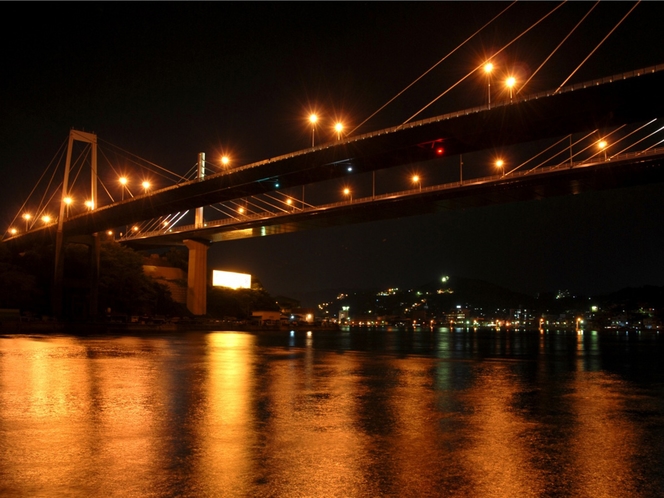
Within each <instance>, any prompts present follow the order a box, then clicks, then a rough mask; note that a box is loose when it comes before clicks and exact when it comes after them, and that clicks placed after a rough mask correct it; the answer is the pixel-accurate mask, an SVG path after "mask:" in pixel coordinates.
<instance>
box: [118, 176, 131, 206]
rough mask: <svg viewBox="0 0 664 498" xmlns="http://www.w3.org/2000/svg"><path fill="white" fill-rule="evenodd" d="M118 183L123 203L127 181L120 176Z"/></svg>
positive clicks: (124, 177)
mask: <svg viewBox="0 0 664 498" xmlns="http://www.w3.org/2000/svg"><path fill="white" fill-rule="evenodd" d="M118 181H119V182H120V185H121V187H120V190H121V191H122V194H121V196H122V200H123V201H124V191H125V189H126V188H127V182H128V181H129V180H127V177H126V176H121V177H120V178H119V180H118Z"/></svg>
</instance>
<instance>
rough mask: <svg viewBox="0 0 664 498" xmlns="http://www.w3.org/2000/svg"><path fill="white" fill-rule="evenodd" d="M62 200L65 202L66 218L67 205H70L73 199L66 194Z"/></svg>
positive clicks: (67, 212)
mask: <svg viewBox="0 0 664 498" xmlns="http://www.w3.org/2000/svg"><path fill="white" fill-rule="evenodd" d="M63 200H64V202H65V208H66V214H67V218H69V206H71V203H72V202H74V199H72V198H71V197H69V196H67V197H65V198H64V199H63Z"/></svg>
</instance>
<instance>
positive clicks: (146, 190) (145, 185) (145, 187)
mask: <svg viewBox="0 0 664 498" xmlns="http://www.w3.org/2000/svg"><path fill="white" fill-rule="evenodd" d="M141 185H142V186H143V190H145V193H146V194H147V192H148V190H149V188H150V182H149V181H147V180H146V181H144V182H143V183H141Z"/></svg>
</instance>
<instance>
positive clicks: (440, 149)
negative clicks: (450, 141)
mask: <svg viewBox="0 0 664 498" xmlns="http://www.w3.org/2000/svg"><path fill="white" fill-rule="evenodd" d="M444 153H445V149H443V148H442V147H436V155H437V156H442V155H443V154H444Z"/></svg>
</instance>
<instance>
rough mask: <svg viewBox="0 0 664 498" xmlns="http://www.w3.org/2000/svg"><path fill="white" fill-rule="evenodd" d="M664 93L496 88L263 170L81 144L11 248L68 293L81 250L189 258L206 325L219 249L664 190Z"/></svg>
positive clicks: (192, 305)
mask: <svg viewBox="0 0 664 498" xmlns="http://www.w3.org/2000/svg"><path fill="white" fill-rule="evenodd" d="M554 10H555V9H554ZM630 12H631V11H630ZM487 67H488V66H487ZM478 69H479V68H478ZM463 79H465V78H463ZM463 79H462V80H461V81H463ZM663 84H664V65H656V66H651V67H646V68H641V69H637V70H634V71H630V72H626V73H620V74H614V75H610V76H606V77H604V78H600V79H596V80H592V81H586V82H582V83H577V84H574V85H569V86H562V85H561V86H560V87H558V88H555V89H551V90H549V91H543V92H537V93H532V94H526V93H523V92H514V93H513V92H512V88H511V86H510V90H509V92H508V93H505V92H503V93H501V94H500V98H496V96H497V95H494V98H493V100H492V98H491V97H492V94H491V87H490V86H489V88H488V95H487V96H488V99H487V102H486V104H485V105H482V106H477V107H473V108H469V109H463V110H459V111H455V112H453V113H448V114H443V115H439V116H434V117H430V118H427V119H422V120H419V121H413V120H412V118H411V119H409V120H408V121H407V122H405V123H403V124H401V125H399V126H394V127H390V128H385V129H381V130H377V131H372V132H370V133H365V134H359V135H352V134H351V136H347V137H343V136H342V135H341V133H340V132H339V133H338V135H337V139H336V140H334V141H330V142H327V143H321V144H319V145H315V143H314V142H313V135H312V147H310V148H307V149H304V150H299V151H295V152H292V153H289V154H285V155H281V156H277V157H273V158H269V159H265V160H262V161H258V162H254V163H251V164H243V165H236V164H232V163H230V164H228V163H227V162H226V161H221V160H218V159H217V158H214V159H212V160H210V159H209V158H208V159H206V155H205V153H199V154H198V157H197V159H196V160H195V161H194V160H192V163H195V164H194V166H193V167H192V169H190V170H189V172H187V173H186V174H184V175H180V174H177V173H173V172H171V171H169V170H167V169H166V168H163V167H161V166H159V165H156V164H154V163H151V162H150V161H147V160H145V159H142V158H140V157H139V156H137V155H135V154H132V153H129V152H128V151H125V150H123V149H121V148H120V147H118V146H115V145H112V144H108V143H106V142H104V141H103V140H102V138H101V137H97V136H96V135H95V134H93V133H88V132H84V131H78V130H71V132H70V134H69V137H68V139H67V141H66V143H65V144H63V148H62V149H61V151H59V153H58V154H56V156H57V159H54V161H53V164H54V165H55V166H54V167H53V169H52V174H51V176H50V179H49V178H47V177H46V175H45V176H44V177H43V179H44V182H45V183H47V186H46V188H45V189H44V190H43V192H42V193H41V194H40V195H35V196H34V197H39V199H38V200H37V201H33V196H31V199H30V200H28V201H26V203H25V204H24V205H23V206H22V207H21V210H20V212H18V213H16V216H15V217H14V220H13V221H12V223H11V225H10V226H9V227H7V231H6V233H5V236H4V237H3V240H4V241H5V242H6V243H7V244H9V245H11V246H13V247H17V248H20V247H24V246H27V245H29V244H33V243H35V242H54V243H55V246H56V282H57V281H58V279H61V278H62V272H63V268H62V257H61V253H62V246H63V244H65V243H67V242H68V241H73V242H80V241H83V242H85V243H87V244H89V245H91V247H94V246H96V245H97V244H98V242H99V239H100V238H104V237H105V238H110V239H113V240H116V241H118V242H121V243H124V244H128V245H134V246H149V245H157V246H158V245H162V246H163V245H173V244H177V245H185V246H187V247H188V248H189V254H190V269H191V268H194V267H195V268H196V270H195V271H190V274H189V296H190V298H191V299H189V300H188V307H189V309H190V310H191V311H192V312H193V313H194V314H204V313H205V290H206V281H207V267H206V262H205V261H206V260H205V254H206V251H207V248H208V247H209V245H210V244H212V243H218V242H223V241H227V240H233V239H238V238H246V237H263V236H269V235H275V234H281V233H289V232H294V231H300V230H308V229H312V228H320V227H325V226H330V225H338V224H348V223H358V222H367V221H372V220H377V219H383V218H396V217H403V216H409V215H416V214H423V213H430V212H436V211H440V210H447V209H456V208H463V207H469V206H479V205H485V204H492V203H505V202H514V201H519V200H528V199H541V198H545V197H550V196H556V195H568V194H577V193H581V192H584V191H587V190H597V189H606V188H615V187H623V186H630V185H639V184H645V183H658V182H662V181H664V177H663V172H662V171H663V170H662V157H663V155H664V150H663V149H662V148H661V147H660V144H661V143H662V141H664V136H663V134H662V129H663V127H662V126H661V117H662V116H663V115H664V103H663V102H662V100H661V98H660V93H661V88H662V87H663ZM443 95H444V94H443ZM314 130H315V128H314ZM65 156H66V157H65ZM192 159H193V158H192ZM59 175H61V177H62V180H60V178H61V177H60V176H59ZM147 175H151V177H152V180H151V181H149V180H146V179H144V180H143V181H142V182H139V181H137V180H136V179H137V178H141V179H143V178H147ZM157 178H158V182H159V183H157V181H155V179H157ZM37 190H38V189H37V187H35V189H33V193H36V192H37ZM194 263H195V264H194ZM56 287H57V285H56Z"/></svg>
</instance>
